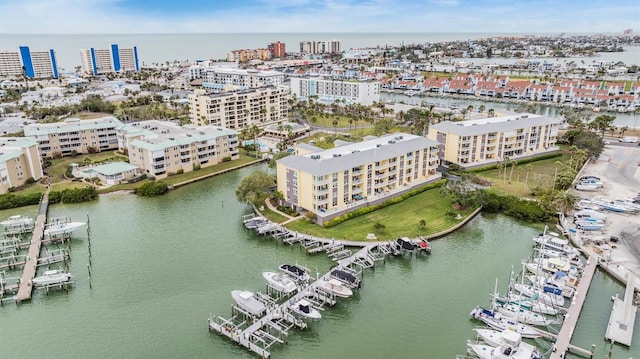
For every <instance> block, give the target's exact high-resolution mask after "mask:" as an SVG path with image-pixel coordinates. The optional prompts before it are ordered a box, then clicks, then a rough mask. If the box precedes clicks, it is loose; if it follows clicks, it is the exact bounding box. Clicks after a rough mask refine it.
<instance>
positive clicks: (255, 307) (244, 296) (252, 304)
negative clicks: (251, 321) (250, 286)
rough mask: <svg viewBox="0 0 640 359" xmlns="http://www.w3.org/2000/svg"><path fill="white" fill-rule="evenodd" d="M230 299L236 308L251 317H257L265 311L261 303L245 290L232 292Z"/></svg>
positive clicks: (265, 308)
mask: <svg viewBox="0 0 640 359" xmlns="http://www.w3.org/2000/svg"><path fill="white" fill-rule="evenodd" d="M231 297H232V298H233V300H235V301H236V303H237V304H238V306H240V308H242V309H243V310H245V311H246V312H248V313H249V314H251V315H254V316H258V315H261V314H262V313H264V312H265V311H266V310H267V307H266V306H265V305H264V303H262V302H261V301H259V300H257V299H256V297H255V296H254V295H253V293H252V292H249V291H246V290H232V291H231Z"/></svg>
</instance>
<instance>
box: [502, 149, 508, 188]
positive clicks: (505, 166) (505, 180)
mask: <svg viewBox="0 0 640 359" xmlns="http://www.w3.org/2000/svg"><path fill="white" fill-rule="evenodd" d="M503 160H504V165H503V166H504V172H503V173H502V183H503V184H505V183H506V182H507V166H509V160H510V158H509V156H504V159H503Z"/></svg>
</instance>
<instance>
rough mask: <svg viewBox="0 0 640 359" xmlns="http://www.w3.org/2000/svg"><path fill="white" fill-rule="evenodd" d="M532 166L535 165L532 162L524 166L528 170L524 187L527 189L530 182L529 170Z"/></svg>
mask: <svg viewBox="0 0 640 359" xmlns="http://www.w3.org/2000/svg"><path fill="white" fill-rule="evenodd" d="M532 168H533V166H531V164H530V163H527V164H526V165H525V166H524V169H525V170H526V171H527V174H526V176H525V178H524V189H525V191H526V190H527V186H528V183H529V172H531V169H532Z"/></svg>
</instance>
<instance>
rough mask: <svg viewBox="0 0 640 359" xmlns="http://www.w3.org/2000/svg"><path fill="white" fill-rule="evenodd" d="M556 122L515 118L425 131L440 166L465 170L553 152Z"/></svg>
mask: <svg viewBox="0 0 640 359" xmlns="http://www.w3.org/2000/svg"><path fill="white" fill-rule="evenodd" d="M559 127H560V120H558V119H554V118H549V117H543V116H539V115H533V114H517V115H509V116H499V117H491V118H482V119H477V120H469V121H460V122H451V121H444V122H440V123H438V124H435V125H432V126H430V127H429V134H428V138H429V139H431V140H434V141H437V142H438V144H439V149H440V152H439V153H440V158H441V160H442V164H444V165H449V164H457V165H460V166H463V167H465V168H472V167H477V166H482V165H488V164H493V163H496V162H500V161H503V160H504V159H505V158H506V157H509V158H510V159H518V158H525V157H531V156H535V155H539V154H543V153H547V152H553V151H557V150H558V147H556V146H555V144H556V138H557V136H558V129H559Z"/></svg>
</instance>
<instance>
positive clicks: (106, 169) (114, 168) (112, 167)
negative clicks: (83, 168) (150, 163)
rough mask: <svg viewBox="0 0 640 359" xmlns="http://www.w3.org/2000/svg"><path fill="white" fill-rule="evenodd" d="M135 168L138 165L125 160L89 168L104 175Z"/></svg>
mask: <svg viewBox="0 0 640 359" xmlns="http://www.w3.org/2000/svg"><path fill="white" fill-rule="evenodd" d="M136 168H138V167H137V166H134V165H132V164H130V163H127V162H113V163H109V164H106V165H100V166H95V167H92V168H91V169H92V170H94V171H96V172H98V173H100V174H102V175H105V176H113V175H117V174H119V173H122V172H127V171H131V170H134V169H136Z"/></svg>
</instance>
